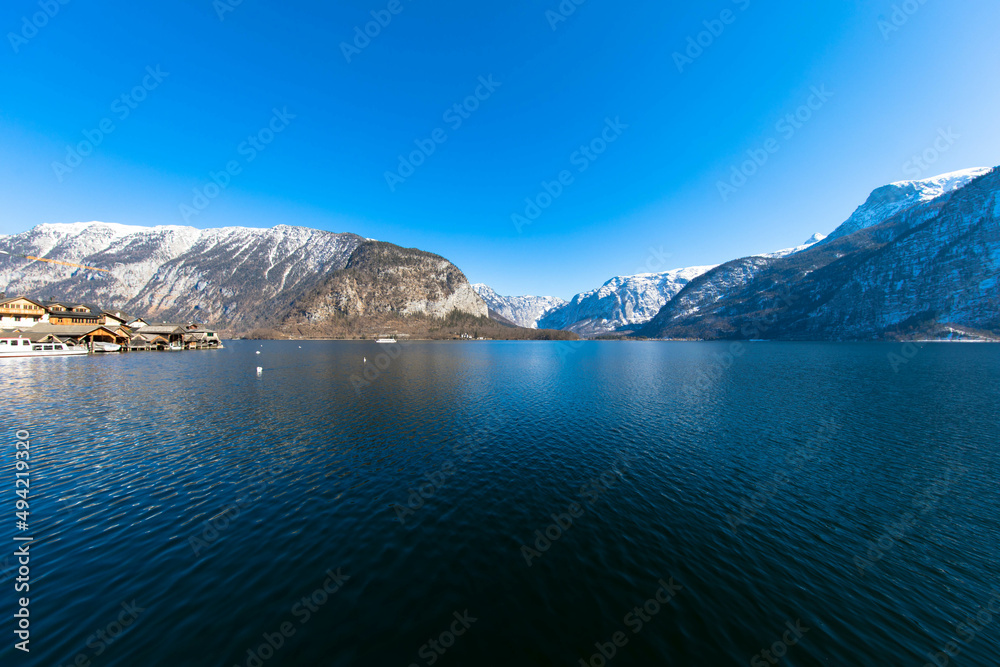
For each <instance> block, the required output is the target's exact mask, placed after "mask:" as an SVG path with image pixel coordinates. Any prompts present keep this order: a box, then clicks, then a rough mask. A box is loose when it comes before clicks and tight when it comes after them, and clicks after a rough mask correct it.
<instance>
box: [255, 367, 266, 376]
mask: <svg viewBox="0 0 1000 667" xmlns="http://www.w3.org/2000/svg"><path fill="white" fill-rule="evenodd" d="M263 374H264V369H263V368H261V367H260V366H258V367H257V375H263Z"/></svg>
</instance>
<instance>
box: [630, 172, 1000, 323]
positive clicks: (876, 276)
mask: <svg viewBox="0 0 1000 667" xmlns="http://www.w3.org/2000/svg"><path fill="white" fill-rule="evenodd" d="M980 171H981V170H977V173H979V172H980ZM962 173H968V172H962ZM935 180H938V179H929V181H935ZM940 180H941V181H942V182H945V183H952V184H954V183H955V182H956V181H955V179H953V178H945V177H941V179H940ZM897 185H898V184H897ZM911 186H912V183H911V184H909V185H904V186H900V187H897V186H896V185H894V186H887V187H889V188H890V190H886V189H885V188H880V189H879V190H876V192H875V193H873V195H872V197H870V198H869V203H872V202H873V198H875V199H876V200H877V203H876V205H875V207H873V208H870V209H869V214H865V215H863V216H859V214H858V213H857V212H856V213H855V215H854V216H852V218H851V219H850V220H848V221H847V222H846V223H845V225H846V227H845V226H843V225H842V226H841V227H840V228H838V230H837V232H835V233H834V234H832V235H831V236H830V238H828V239H826V240H824V241H823V242H821V243H817V244H816V245H814V246H812V247H810V248H808V249H806V250H804V251H801V252H797V253H794V254H791V255H788V256H786V257H776V258H774V257H751V258H744V259H740V260H735V261H733V262H728V263H726V264H723V265H722V266H719V267H718V268H716V269H714V270H712V271H710V272H708V273H706V274H704V275H702V276H700V277H699V278H697V279H696V280H693V281H692V282H691V283H690V284H689V285H688V286H687V287H686V288H685V289H684V290H682V291H681V292H680V293H679V294H677V296H675V297H674V298H673V299H671V300H670V302H669V303H667V304H666V305H665V306H664V307H663V309H662V310H661V311H660V312H659V313H657V315H656V317H655V318H653V319H652V320H651V321H650V322H649V323H648V324H647V325H646V326H645V327H643V328H642V329H640V331H639V333H640V334H641V335H645V336H650V337H657V338H660V337H697V338H744V339H745V338H769V339H787V340H796V339H810V340H862V339H871V338H880V337H886V336H889V337H892V336H895V335H900V334H905V333H907V332H921V331H930V330H932V329H933V328H934V327H935V326H939V325H943V324H948V325H958V326H962V327H967V328H972V329H977V330H984V331H992V332H996V331H1000V285H998V283H997V279H998V276H1000V204H998V199H997V194H998V192H1000V170H992V171H988V172H986V173H985V174H981V175H979V176H978V177H975V178H974V179H970V180H968V181H965V182H964V183H962V184H960V185H956V186H955V187H942V188H940V192H941V194H938V196H936V197H933V198H930V199H927V198H926V196H925V195H918V194H914V192H913V191H912V187H911ZM917 189H918V190H919V188H917ZM887 192H895V193H897V194H899V193H901V192H905V193H907V194H905V196H903V198H902V199H896V197H895V195H892V196H889V197H888V198H886V197H885V195H886V193H887ZM879 193H881V194H879ZM876 195H877V196H876ZM890 200H891V201H894V203H891V204H890V203H889V202H890ZM904 200H905V203H904ZM876 209H877V210H880V211H882V212H883V213H885V214H887V215H888V216H889V217H888V218H885V219H880V218H879V215H878V214H877V213H876V212H875V210H876ZM859 210H860V209H859ZM851 230H854V231H851Z"/></svg>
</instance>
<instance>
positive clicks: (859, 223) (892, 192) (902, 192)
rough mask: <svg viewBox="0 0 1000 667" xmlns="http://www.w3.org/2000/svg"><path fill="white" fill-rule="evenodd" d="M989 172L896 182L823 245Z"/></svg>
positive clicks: (981, 170)
mask: <svg viewBox="0 0 1000 667" xmlns="http://www.w3.org/2000/svg"><path fill="white" fill-rule="evenodd" d="M991 171H992V169H991V168H988V167H976V168H974V169H962V170H960V171H952V172H949V173H947V174H940V175H939V176H932V177H931V178H925V179H921V180H914V181H896V182H895V183H890V184H889V185H883V186H882V187H880V188H876V189H875V190H874V191H873V192H872V193H871V195H869V197H868V200H867V201H865V203H864V204H862V205H861V206H859V207H858V208H857V210H856V211H854V213H853V214H852V215H851V217H850V218H848V219H847V221H846V222H844V224H842V225H840V226H839V227H837V229H835V230H833V232H832V233H831V234H830V236H829V237H827V239H826V240H827V241H832V240H833V239H837V238H840V237H842V236H848V235H849V234H853V233H855V232H857V231H860V230H862V229H867V228H868V227H874V226H875V225H879V224H881V223H883V222H885V221H886V220H888V219H889V218H891V217H893V216H895V215H899V214H900V213H902V212H904V211H907V210H909V209H911V208H914V207H915V206H919V205H921V204H924V203H926V202H930V201H933V200H935V199H937V198H939V197H942V196H944V195H949V194H951V193H953V192H955V191H956V190H959V189H961V188H964V187H965V186H966V185H968V184H969V183H971V182H972V181H973V180H974V179H976V178H978V177H980V176H983V175H985V174H988V173H990V172H991Z"/></svg>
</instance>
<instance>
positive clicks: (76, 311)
mask: <svg viewBox="0 0 1000 667" xmlns="http://www.w3.org/2000/svg"><path fill="white" fill-rule="evenodd" d="M43 303H44V304H45V309H46V310H47V311H48V313H49V322H50V323H51V324H55V325H60V326H71V325H93V326H98V325H101V324H104V315H103V314H102V313H101V311H100V310H99V309H97V308H95V307H93V306H88V305H85V304H82V303H72V302H67V301H45V302H43Z"/></svg>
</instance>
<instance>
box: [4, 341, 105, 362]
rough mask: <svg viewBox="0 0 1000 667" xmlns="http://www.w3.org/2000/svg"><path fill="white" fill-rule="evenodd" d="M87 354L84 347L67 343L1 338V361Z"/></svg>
mask: <svg viewBox="0 0 1000 667" xmlns="http://www.w3.org/2000/svg"><path fill="white" fill-rule="evenodd" d="M81 354H87V349H86V348H84V347H76V346H73V345H67V344H66V343H56V342H52V343H32V342H31V341H30V340H28V339H27V338H23V337H21V336H18V337H16V338H13V337H10V338H0V359H3V358H6V357H67V356H76V355H81Z"/></svg>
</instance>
